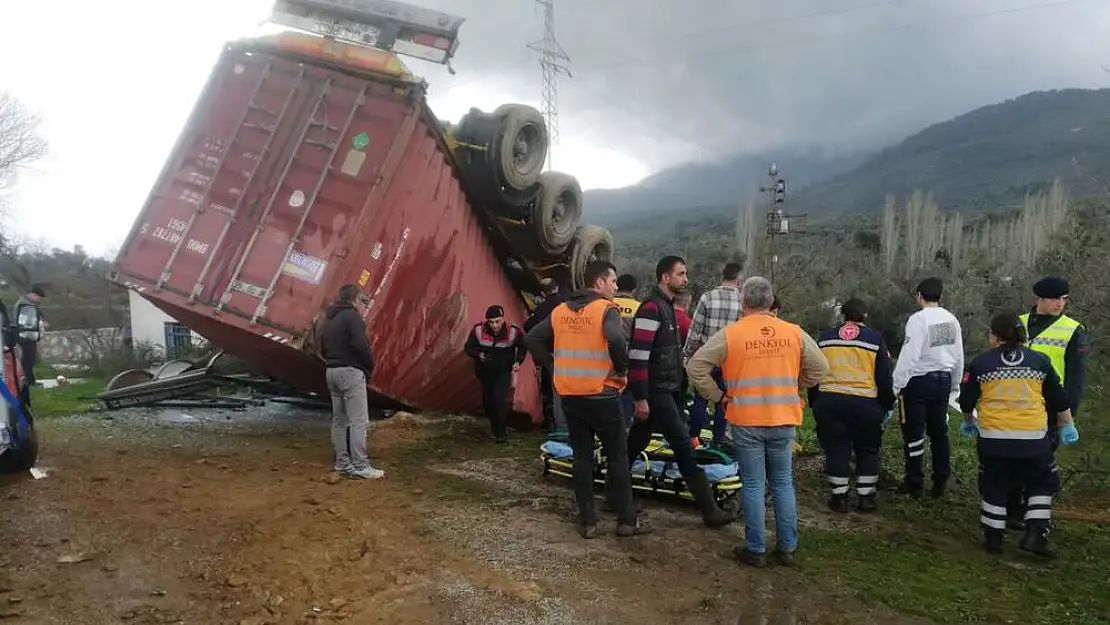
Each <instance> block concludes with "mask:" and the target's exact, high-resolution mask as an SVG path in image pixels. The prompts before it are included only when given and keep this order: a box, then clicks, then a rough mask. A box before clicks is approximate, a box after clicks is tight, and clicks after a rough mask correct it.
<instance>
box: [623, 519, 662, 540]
mask: <svg viewBox="0 0 1110 625" xmlns="http://www.w3.org/2000/svg"><path fill="white" fill-rule="evenodd" d="M654 529H655V528H654V527H652V525H651V521H649V520H648V519H645V518H638V519H636V525H627V524H624V523H618V524H617V536H620V537H621V538H628V537H630V536H642V535H644V534H650V533H651V532H652V530H654Z"/></svg>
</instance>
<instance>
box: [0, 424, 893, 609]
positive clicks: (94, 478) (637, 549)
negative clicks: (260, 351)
mask: <svg viewBox="0 0 1110 625" xmlns="http://www.w3.org/2000/svg"><path fill="white" fill-rule="evenodd" d="M188 415H193V416H191V417H189V416H186V415H183V414H182V413H181V412H180V411H171V410H164V411H147V412H138V411H136V412H121V413H115V414H111V415H99V416H89V417H77V418H72V419H56V420H51V421H47V422H44V423H43V424H41V426H40V431H41V437H42V440H43V456H42V459H41V462H40V464H41V465H42V466H45V467H47V468H48V469H49V470H50V474H49V476H48V477H46V478H45V479H42V480H31V479H30V478H28V477H25V476H22V477H20V478H18V479H9V480H6V481H5V483H4V484H3V486H2V488H0V498H2V499H0V505H3V510H4V513H3V517H4V518H5V520H6V521H5V526H6V537H7V539H8V540H7V541H6V542H7V544H8V545H14V547H12V548H11V549H8V550H6V551H4V552H2V553H0V565H2V566H0V591H2V593H0V620H3V619H10V620H8V621H5V622H12V623H43V624H46V623H66V624H81V625H97V624H100V623H134V624H147V623H200V624H209V623H213V624H215V623H232V624H236V623H238V624H241V625H248V624H250V625H259V624H264V623H313V622H331V621H346V622H351V623H358V624H363V623H365V624H371V623H390V624H409V623H451V624H454V623H491V624H496V623H505V624H509V623H512V624H525V623H535V624H549V623H550V624H555V623H566V624H574V623H644V624H649V623H650V624H655V623H661V624H662V623H686V624H702V623H704V624H710V623H714V624H716V623H721V624H725V623H727V624H730V625H731V624H746V623H767V624H775V623H784V624H785V623H858V624H862V623H884V624H895V623H905V622H910V621H907V620H904V619H901V618H899V617H894V616H892V615H890V614H889V613H883V612H878V613H876V612H872V611H868V610H865V609H863V608H861V607H860V606H859V605H858V604H856V603H855V602H854V601H852V600H850V599H847V598H844V597H841V596H838V595H837V594H836V593H831V592H829V591H828V589H820V588H818V589H810V588H808V587H807V584H806V582H805V581H804V580H803V579H802V578H800V577H799V576H798V574H797V572H794V571H788V570H787V571H784V570H775V569H767V570H762V571H753V570H750V569H745V568H741V567H740V566H739V565H737V564H736V563H735V562H734V561H733V560H731V559H730V558H729V551H730V548H731V546H732V545H733V544H736V542H737V540H738V539H739V536H741V535H742V527H739V526H737V527H730V528H726V529H725V530H722V531H717V532H714V531H710V530H706V529H704V528H703V527H702V526H701V524H700V519H699V518H698V517H697V516H696V515H695V513H694V512H693V510H692V509H691V508H689V507H686V506H683V505H682V504H669V503H656V502H652V503H651V507H650V512H651V515H652V519H653V521H654V522H655V524H656V526H657V528H658V529H657V531H656V533H655V534H653V535H650V536H645V537H637V538H634V539H625V540H619V541H618V540H617V539H616V538H614V537H612V536H611V529H612V528H611V526H607V525H604V524H603V526H602V530H603V531H604V532H605V536H603V537H600V538H599V539H597V540H595V541H591V542H586V541H583V540H581V539H580V538H578V536H577V534H576V533H575V531H574V526H573V524H572V516H571V514H570V511H571V507H572V496H571V493H570V490H569V489H568V488H566V485H565V484H562V483H557V482H555V483H545V480H544V478H542V477H541V476H540V470H539V466H538V461H536V460H535V459H534V458H535V454H534V453H532V451H534V450H536V449H537V445H538V443H539V440H540V439H538V438H534V437H529V438H526V439H525V440H518V441H517V442H514V443H513V444H512V445H509V446H507V447H502V448H499V449H498V450H497V452H498V453H499V454H500V456H494V455H491V447H489V446H487V445H485V444H484V442H481V440H480V439H481V438H482V437H484V431H483V430H482V428H481V427H480V425H478V424H473V423H471V422H470V421H469V420H460V419H446V420H430V421H429V420H423V419H419V418H414V417H401V418H395V419H393V420H391V421H386V422H380V423H376V424H375V427H374V430H373V432H372V434H371V441H372V448H373V449H372V453H374V454H375V456H376V464H377V465H378V466H380V467H381V468H383V469H385V470H386V471H387V478H386V479H385V480H381V481H378V482H354V481H348V480H338V479H336V478H335V477H334V476H332V475H330V474H329V471H328V469H329V465H330V462H329V461H330V452H329V451H328V448H327V440H328V439H327V434H326V428H327V423H326V421H325V420H324V418H323V417H321V416H320V415H305V414H293V413H289V412H287V411H286V410H284V409H277V410H266V411H256V412H255V413H251V414H248V415H244V414H243V413H224V414H217V413H212V412H201V411H195V412H194V411H188ZM106 417H107V418H106ZM437 449H439V450H444V453H451V454H454V455H455V456H458V455H460V454H463V455H467V456H469V460H460V461H451V462H443V461H440V462H436V461H434V459H435V458H436V457H439V455H440V454H437V453H436V450H437ZM530 450H531V451H530ZM526 457H530V458H531V460H528V459H525V458H526ZM803 518H808V519H810V522H821V519H822V518H823V517H822V515H819V514H817V512H816V511H811V510H806V511H803ZM813 519H816V521H813ZM609 522H610V523H611V519H610V520H609Z"/></svg>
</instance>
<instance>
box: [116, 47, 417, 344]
mask: <svg viewBox="0 0 1110 625" xmlns="http://www.w3.org/2000/svg"><path fill="white" fill-rule="evenodd" d="M213 71H214V75H213V78H212V80H211V81H210V83H209V86H208V88H206V90H205V93H204V94H203V95H202V96H201V99H200V101H199V102H198V104H197V107H196V110H195V111H194V114H193V116H192V118H191V119H190V121H189V123H188V124H187V126H186V128H185V130H184V131H183V134H182V136H181V138H180V139H179V143H178V145H177V146H176V147H175V149H174V152H173V153H172V154H171V155H170V162H169V164H168V165H167V168H166V170H165V171H164V172H163V175H162V176H161V178H160V180H159V181H158V183H157V184H156V186H155V190H154V192H153V193H152V194H151V196H150V198H149V199H148V201H147V205H146V206H145V207H144V209H143V213H142V217H141V218H140V220H139V221H138V222H137V224H138V228H137V230H135V231H133V233H132V236H131V237H130V238H129V240H128V243H127V244H126V245H125V248H124V250H123V251H122V252H121V255H120V262H119V266H120V270H121V273H123V274H126V275H127V276H130V277H132V278H136V279H138V280H140V281H142V282H145V283H148V284H152V285H154V286H155V288H157V289H165V290H168V291H171V292H175V293H177V294H179V295H182V296H185V297H188V298H189V301H190V302H191V303H193V304H195V305H205V306H211V307H214V308H215V309H216V310H217V311H226V312H229V313H231V314H234V315H238V316H241V317H244V318H246V319H249V320H251V321H252V322H257V323H261V324H264V325H267V326H270V327H273V328H277V329H281V330H285V331H287V332H297V331H299V330H303V328H305V327H306V325H307V324H308V323H310V322H311V319H312V316H313V314H314V304H317V305H318V303H319V300H320V297H319V295H320V294H319V293H318V292H317V288H318V286H319V285H321V284H326V282H327V281H326V276H327V275H329V273H330V272H331V271H332V270H333V269H334V267H333V264H334V263H335V261H336V260H337V259H341V258H342V257H343V256H344V254H345V249H344V245H345V241H346V238H347V235H348V234H350V232H351V231H352V229H354V228H355V227H356V225H357V224H358V223H359V221H360V219H361V218H362V217H363V212H364V208H365V207H366V206H367V201H366V200H367V198H368V196H369V195H370V193H371V191H372V190H373V188H374V187H375V185H376V184H379V183H381V182H382V181H381V179H380V178H381V176H379V170H380V169H381V168H382V165H383V163H384V162H385V161H386V159H387V155H388V154H389V153H390V150H391V147H392V145H393V143H394V141H395V139H396V138H397V135H398V132H399V130H400V129H401V127H402V125H403V122H404V121H405V119H406V117H407V116H408V117H411V112H412V110H413V104H412V103H411V102H410V101H409V99H408V98H407V97H406V96H407V89H406V88H405V87H404V86H403V85H399V83H397V82H391V81H389V80H387V79H382V80H373V81H371V80H366V79H365V78H364V77H357V76H353V75H349V74H345V73H341V72H338V71H335V70H332V69H328V68H326V67H323V66H320V65H316V64H310V63H302V62H299V61H298V60H297V59H295V58H290V57H286V56H282V55H279V54H276V53H272V52H268V51H264V50H253V51H252V50H245V49H234V48H229V49H228V50H227V51H226V52H225V54H224V55H223V56H222V57H221V59H220V61H219V63H218V65H217V67H216V68H215V69H214V70H213ZM329 295H330V294H329Z"/></svg>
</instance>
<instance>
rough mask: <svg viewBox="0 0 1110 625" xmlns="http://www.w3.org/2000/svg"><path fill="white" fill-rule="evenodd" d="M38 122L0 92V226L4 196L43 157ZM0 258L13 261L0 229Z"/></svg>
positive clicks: (43, 144) (8, 237)
mask: <svg viewBox="0 0 1110 625" xmlns="http://www.w3.org/2000/svg"><path fill="white" fill-rule="evenodd" d="M38 128H39V119H38V117H37V116H36V115H34V114H33V113H32V112H31V111H30V110H28V109H27V107H26V106H25V105H24V104H23V103H22V102H20V101H19V100H18V99H16V97H15V96H13V95H11V94H10V93H7V92H4V91H0V224H2V222H3V220H4V218H5V217H6V216H7V214H6V211H5V208H6V205H5V201H4V200H5V198H4V194H5V192H7V191H8V190H9V188H10V187H11V185H12V184H14V182H15V179H16V175H17V174H18V173H19V170H21V169H22V168H24V167H26V166H27V165H29V164H31V163H32V162H34V161H36V160H38V159H40V158H42V157H43V156H45V155H46V148H47V145H46V141H45V140H44V139H43V138H42V137H41V136H39V133H38ZM0 257H7V258H8V259H9V260H11V259H14V258H15V250H14V249H13V237H12V236H11V235H10V234H7V233H5V232H4V229H3V228H0Z"/></svg>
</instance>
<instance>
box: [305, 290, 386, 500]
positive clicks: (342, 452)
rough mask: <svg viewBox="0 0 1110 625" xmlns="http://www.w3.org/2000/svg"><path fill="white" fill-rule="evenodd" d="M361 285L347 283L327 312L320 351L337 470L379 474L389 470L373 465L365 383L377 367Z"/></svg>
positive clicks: (352, 475)
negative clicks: (360, 300)
mask: <svg viewBox="0 0 1110 625" xmlns="http://www.w3.org/2000/svg"><path fill="white" fill-rule="evenodd" d="M358 296H359V290H358V287H357V286H355V285H353V284H346V285H344V286H342V287H340V289H339V297H337V298H336V300H335V302H334V303H333V304H332V305H331V306H329V307H328V310H327V312H326V313H325V314H324V324H323V328H322V329H321V331H320V354H321V355H322V356H323V357H324V363H325V364H326V365H327V368H328V371H327V382H328V390H329V391H330V392H331V407H332V426H331V444H332V448H333V450H334V452H335V470H336V471H338V472H340V473H343V474H345V475H346V476H347V477H350V478H354V479H364V480H376V479H378V478H381V477H384V476H385V472H384V471H382V470H380V469H375V468H374V467H372V466H370V454H369V452H368V451H367V450H366V430H367V429H368V428H369V426H370V407H369V404H368V403H367V397H366V384H367V382H368V381H369V380H370V376H371V375H373V373H374V353H373V352H372V351H371V349H370V341H369V339H367V338H366V324H365V323H364V322H363V320H362V314H360V313H359V311H358V309H357V308H355V300H356V299H357V298H358Z"/></svg>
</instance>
